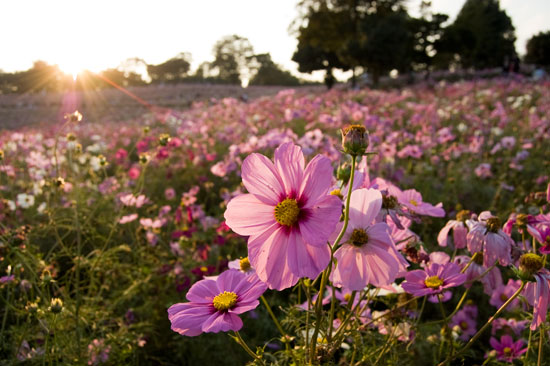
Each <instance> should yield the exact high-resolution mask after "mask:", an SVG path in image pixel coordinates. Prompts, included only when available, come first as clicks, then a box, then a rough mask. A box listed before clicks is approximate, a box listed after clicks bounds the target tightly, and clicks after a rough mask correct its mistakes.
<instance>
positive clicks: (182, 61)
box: [147, 52, 191, 83]
mask: <svg viewBox="0 0 550 366" xmlns="http://www.w3.org/2000/svg"><path fill="white" fill-rule="evenodd" d="M190 66H191V55H190V54H189V53H187V52H181V53H179V54H177V55H176V56H175V57H172V58H171V59H169V60H168V61H165V62H163V63H161V64H159V65H147V73H148V74H149V77H150V78H151V82H152V83H160V82H162V83H171V82H172V83H176V82H180V81H182V80H183V79H184V78H185V77H186V76H187V73H188V72H189V68H190Z"/></svg>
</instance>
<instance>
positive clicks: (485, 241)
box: [466, 211, 514, 267]
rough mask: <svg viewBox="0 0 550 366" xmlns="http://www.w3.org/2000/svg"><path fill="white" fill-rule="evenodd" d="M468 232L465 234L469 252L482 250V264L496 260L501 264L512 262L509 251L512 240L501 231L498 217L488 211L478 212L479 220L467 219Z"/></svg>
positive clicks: (505, 264) (486, 264)
mask: <svg viewBox="0 0 550 366" xmlns="http://www.w3.org/2000/svg"><path fill="white" fill-rule="evenodd" d="M468 224H469V225H470V226H471V227H470V232H469V233H468V235H467V237H466V238H467V245H468V250H470V253H475V252H481V251H482V250H483V264H484V265H485V266H487V267H488V266H491V265H493V264H494V263H495V262H496V261H499V263H500V264H501V265H503V266H507V265H509V264H510V263H512V258H511V257H510V253H511V251H512V245H514V241H513V240H512V238H510V236H508V234H506V233H505V232H504V231H502V229H501V226H500V220H499V219H498V217H496V216H493V215H491V213H490V212H489V211H484V212H482V213H481V214H479V221H468Z"/></svg>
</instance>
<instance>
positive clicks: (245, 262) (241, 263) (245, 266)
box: [239, 257, 250, 272]
mask: <svg viewBox="0 0 550 366" xmlns="http://www.w3.org/2000/svg"><path fill="white" fill-rule="evenodd" d="M239 266H240V267H241V271H243V272H246V271H248V270H249V269H250V261H249V260H248V257H244V258H242V259H241V260H240V261H239Z"/></svg>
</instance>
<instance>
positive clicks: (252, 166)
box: [225, 143, 342, 290]
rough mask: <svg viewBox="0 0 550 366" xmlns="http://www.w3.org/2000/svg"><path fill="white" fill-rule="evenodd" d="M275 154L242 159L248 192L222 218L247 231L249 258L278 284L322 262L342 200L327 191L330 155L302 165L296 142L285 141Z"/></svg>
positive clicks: (313, 272) (315, 270) (311, 273)
mask: <svg viewBox="0 0 550 366" xmlns="http://www.w3.org/2000/svg"><path fill="white" fill-rule="evenodd" d="M274 160H275V161H274V163H273V162H272V161H271V160H269V159H268V158H266V157H265V156H263V155H260V154H251V155H250V156H248V157H247V158H246V159H245V160H244V162H243V165H242V177H243V184H244V186H245V187H246V189H247V190H248V192H250V193H249V194H243V195H240V196H237V197H235V198H233V199H232V200H231V201H230V202H229V204H228V206H227V210H226V211H225V220H226V223H227V225H228V226H229V227H230V228H231V229H233V231H235V232H236V233H238V234H240V235H247V236H249V239H248V258H249V259H250V263H251V264H252V267H254V269H255V270H256V273H257V274H258V276H259V277H260V279H261V280H262V281H264V282H265V283H267V285H268V286H269V287H270V288H273V289H277V290H282V289H285V288H288V287H290V286H292V285H294V284H295V283H296V282H297V281H298V279H299V278H300V277H309V278H311V279H314V278H315V277H317V276H318V275H319V273H321V271H323V270H324V269H325V268H326V266H327V265H328V263H329V261H330V249H329V246H328V245H327V239H328V237H329V235H330V234H331V233H332V232H333V231H334V228H335V226H336V224H337V223H338V221H339V219H340V215H341V212H342V202H341V201H340V199H339V198H338V197H337V196H334V195H329V194H328V190H329V188H330V185H331V180H332V167H331V164H330V160H329V159H328V158H326V157H323V156H321V155H317V156H315V157H314V158H313V160H311V161H310V162H309V164H308V165H307V167H305V168H304V165H305V161H304V155H303V153H302V150H301V149H300V147H298V146H295V145H293V144H292V143H285V144H283V145H281V146H280V147H279V148H278V149H277V150H275V159H274Z"/></svg>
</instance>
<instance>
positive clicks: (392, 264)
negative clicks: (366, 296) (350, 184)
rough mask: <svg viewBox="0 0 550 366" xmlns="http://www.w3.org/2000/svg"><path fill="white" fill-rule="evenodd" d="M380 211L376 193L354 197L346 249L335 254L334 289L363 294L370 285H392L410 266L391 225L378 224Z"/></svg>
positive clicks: (379, 196) (365, 192) (344, 240)
mask: <svg viewBox="0 0 550 366" xmlns="http://www.w3.org/2000/svg"><path fill="white" fill-rule="evenodd" d="M381 207H382V194H381V193H380V192H379V191H377V190H375V189H365V188H362V189H358V190H356V191H353V192H352V193H351V203H350V213H349V215H350V218H349V223H348V227H347V229H346V232H345V233H344V236H343V237H342V243H343V245H342V246H341V247H340V248H338V249H337V250H336V252H335V253H334V257H335V258H336V260H337V263H338V264H337V266H336V268H335V269H334V271H333V272H332V274H331V280H332V282H333V283H334V285H336V286H338V287H340V286H343V287H345V288H349V289H351V290H362V289H364V288H365V286H367V285H368V284H372V285H374V286H377V287H380V286H385V285H389V284H390V283H392V282H393V281H394V280H395V278H396V277H397V275H398V273H399V272H400V271H402V270H404V268H405V267H406V266H408V263H407V261H406V260H405V259H404V258H403V257H402V256H401V254H399V252H397V249H396V248H395V244H394V243H393V241H392V239H391V237H390V235H389V233H390V228H389V227H388V225H387V224H386V223H383V222H379V223H376V221H375V220H376V216H377V215H378V213H379V212H380V209H381ZM342 225H343V223H341V224H339V225H338V226H337V228H341V227H342ZM336 231H337V232H338V231H339V230H338V229H337V230H336Z"/></svg>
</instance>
